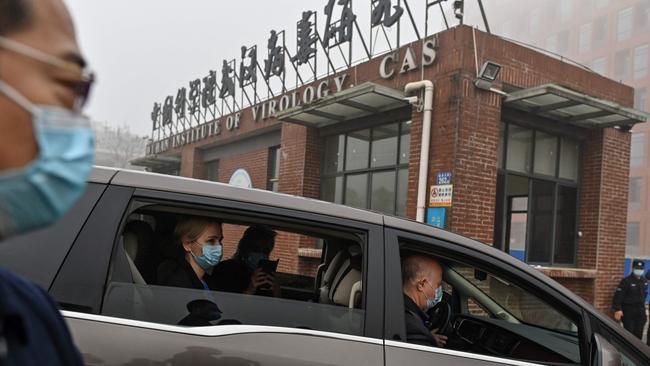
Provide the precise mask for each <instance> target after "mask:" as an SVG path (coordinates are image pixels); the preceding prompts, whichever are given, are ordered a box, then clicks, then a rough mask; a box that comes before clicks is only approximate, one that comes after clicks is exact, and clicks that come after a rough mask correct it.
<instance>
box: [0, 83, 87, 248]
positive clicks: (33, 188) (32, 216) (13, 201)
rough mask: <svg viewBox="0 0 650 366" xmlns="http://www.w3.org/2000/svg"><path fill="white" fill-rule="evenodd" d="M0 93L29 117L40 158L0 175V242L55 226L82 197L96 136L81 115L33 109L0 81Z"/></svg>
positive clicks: (62, 110)
mask: <svg viewBox="0 0 650 366" xmlns="http://www.w3.org/2000/svg"><path fill="white" fill-rule="evenodd" d="M0 93H2V94H4V95H6V96H7V97H8V98H9V99H11V100H12V101H14V102H15V103H16V104H18V105H19V106H21V107H22V108H24V109H25V110H26V111H28V112H29V113H31V115H32V124H33V128H34V134H35V138H36V142H37V144H38V149H39V152H38V156H37V158H36V159H35V160H34V161H32V162H31V163H29V165H27V166H26V167H24V168H20V169H15V170H11V171H7V172H2V173H0V238H6V237H9V236H12V235H16V234H21V233H24V232H27V231H30V230H34V229H38V228H42V227H45V226H47V225H50V224H52V223H54V222H56V221H57V220H58V219H59V218H61V216H63V215H64V214H65V213H66V212H67V211H68V210H69V209H70V208H72V206H73V205H74V204H75V202H77V200H78V199H79V197H81V195H82V193H83V192H84V189H85V187H86V179H87V178H88V175H89V174H90V172H91V170H92V165H93V152H94V136H93V132H92V129H91V128H90V121H89V119H88V118H87V117H85V116H83V115H81V114H80V113H76V112H72V111H69V110H67V109H63V108H59V107H50V106H40V105H39V106H37V105H34V104H33V103H31V102H30V101H28V100H27V98H25V97H24V96H22V95H21V94H20V93H18V92H17V91H16V90H15V89H13V88H12V87H10V86H9V85H7V84H6V83H4V82H2V81H0Z"/></svg>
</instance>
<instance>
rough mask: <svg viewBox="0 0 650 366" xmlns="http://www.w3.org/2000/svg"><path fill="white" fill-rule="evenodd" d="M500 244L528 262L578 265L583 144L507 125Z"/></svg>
mask: <svg viewBox="0 0 650 366" xmlns="http://www.w3.org/2000/svg"><path fill="white" fill-rule="evenodd" d="M501 136H502V139H503V140H504V141H501V142H500V145H501V153H502V154H503V157H502V158H501V159H502V160H503V161H505V166H503V167H500V169H499V174H498V177H497V192H498V193H497V194H498V196H497V218H496V221H495V222H496V226H495V242H496V245H497V246H498V247H501V248H502V249H503V250H504V251H506V252H508V253H510V254H511V255H513V256H515V257H517V258H520V259H522V260H525V261H526V262H528V263H535V264H542V265H573V264H575V252H576V238H577V235H576V232H577V216H578V215H577V213H578V190H579V184H578V180H579V179H578V178H579V161H580V144H579V143H578V141H575V140H573V139H569V138H566V137H561V136H556V135H552V134H549V133H546V132H542V131H537V130H532V129H528V128H524V127H520V126H517V125H514V124H507V123H504V124H502V133H501Z"/></svg>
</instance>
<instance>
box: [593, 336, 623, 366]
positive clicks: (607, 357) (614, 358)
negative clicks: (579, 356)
mask: <svg viewBox="0 0 650 366" xmlns="http://www.w3.org/2000/svg"><path fill="white" fill-rule="evenodd" d="M590 365H591V366H619V365H621V354H620V353H619V352H618V350H617V349H616V348H614V346H612V344H611V343H609V342H607V340H605V338H603V337H602V336H601V335H600V334H598V333H594V336H593V338H592V339H591V363H590Z"/></svg>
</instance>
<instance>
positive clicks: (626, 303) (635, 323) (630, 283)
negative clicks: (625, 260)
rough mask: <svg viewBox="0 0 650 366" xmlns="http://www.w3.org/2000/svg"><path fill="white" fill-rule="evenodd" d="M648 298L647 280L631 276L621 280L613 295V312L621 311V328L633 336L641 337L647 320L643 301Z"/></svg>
mask: <svg viewBox="0 0 650 366" xmlns="http://www.w3.org/2000/svg"><path fill="white" fill-rule="evenodd" d="M647 296H648V280H647V279H646V278H645V277H637V276H635V275H634V274H631V275H629V276H627V277H625V278H624V279H623V280H621V283H620V284H619V285H618V287H617V288H616V293H615V294H614V306H613V307H614V311H619V310H622V311H623V326H624V327H625V329H627V330H628V331H629V332H630V333H632V334H634V335H635V336H637V337H639V339H641V337H642V336H643V329H644V327H645V323H646V320H647V317H646V314H645V299H646V297H647Z"/></svg>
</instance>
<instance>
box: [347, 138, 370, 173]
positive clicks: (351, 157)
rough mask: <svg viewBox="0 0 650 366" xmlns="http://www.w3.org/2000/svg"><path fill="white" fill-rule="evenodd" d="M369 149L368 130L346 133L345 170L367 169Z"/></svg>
mask: <svg viewBox="0 0 650 366" xmlns="http://www.w3.org/2000/svg"><path fill="white" fill-rule="evenodd" d="M369 150H370V130H361V131H356V132H351V133H349V134H348V141H347V149H346V156H345V170H356V169H367V168H368V153H369Z"/></svg>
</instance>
